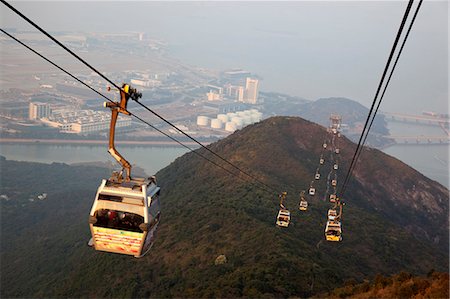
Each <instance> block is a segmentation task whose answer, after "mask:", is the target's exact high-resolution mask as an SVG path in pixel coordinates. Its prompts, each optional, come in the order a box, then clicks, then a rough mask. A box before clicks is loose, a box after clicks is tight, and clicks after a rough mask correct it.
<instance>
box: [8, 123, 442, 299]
mask: <svg viewBox="0 0 450 299" xmlns="http://www.w3.org/2000/svg"><path fill="white" fill-rule="evenodd" d="M325 135H326V131H325V130H324V129H323V128H322V127H320V126H319V125H315V124H313V123H310V122H308V121H305V120H302V119H299V118H281V117H277V118H270V119H268V120H265V121H263V122H261V123H258V124H255V125H253V126H250V127H247V128H245V129H244V130H241V131H237V132H236V133H234V134H233V135H231V136H230V137H228V138H226V139H223V140H221V141H219V142H217V143H214V144H212V145H211V148H212V149H213V150H214V151H216V152H218V153H220V154H221V155H222V156H224V157H225V158H227V159H229V160H230V161H232V162H233V163H235V164H236V165H238V166H239V167H241V168H242V169H246V170H248V171H249V172H250V173H251V174H252V175H253V176H256V177H258V179H259V180H261V181H263V182H264V183H265V184H268V185H270V186H271V187H273V188H274V189H275V190H277V191H278V190H279V191H280V192H281V191H284V190H286V191H288V200H287V206H288V208H289V209H291V211H292V224H291V225H290V227H288V228H287V229H279V228H277V227H275V216H276V213H277V207H278V202H277V194H276V193H275V192H273V193H271V192H266V191H264V190H263V189H261V188H260V187H258V186H257V185H255V184H251V183H249V182H248V181H247V180H246V179H245V177H244V176H242V175H241V176H240V177H241V178H242V180H241V179H239V175H238V174H237V171H236V170H235V169H233V168H231V167H229V166H228V165H226V164H223V166H224V167H227V168H229V169H230V171H233V172H235V173H236V175H235V176H231V175H229V174H227V173H226V172H224V171H223V170H222V169H220V168H217V167H214V166H212V165H211V164H209V163H208V162H207V161H205V160H203V159H201V158H199V157H198V156H197V155H195V154H194V153H188V154H186V155H184V156H182V157H180V158H178V159H176V160H175V161H174V162H173V163H172V164H171V165H169V166H168V167H166V168H165V169H163V170H161V171H160V172H159V173H158V174H157V177H158V180H159V183H160V185H161V188H162V194H161V198H162V205H163V206H162V223H161V229H160V231H159V238H158V240H157V242H156V244H155V246H154V247H153V248H152V251H151V252H150V253H149V254H148V255H147V256H146V257H144V258H142V259H134V258H132V257H129V256H120V255H114V254H108V253H101V252H95V251H94V250H92V249H91V248H89V247H87V246H86V242H87V240H88V239H89V229H88V225H87V218H88V213H89V209H90V205H91V204H92V200H93V197H94V195H95V192H96V188H97V186H98V184H99V183H100V179H101V178H105V177H107V176H108V171H107V170H106V169H104V168H100V167H94V166H76V167H75V166H67V165H64V164H55V163H54V164H51V165H45V164H36V163H21V162H13V161H4V160H2V161H0V163H1V164H0V167H1V169H2V181H1V188H0V194H2V195H7V196H8V198H9V200H8V201H6V200H1V229H2V232H1V233H2V234H1V241H2V242H1V273H2V275H1V285H2V288H1V297H2V298H4V297H240V296H246V297H258V298H260V297H290V296H300V297H307V296H313V295H317V294H323V292H329V291H332V290H333V289H335V288H336V287H338V286H342V285H343V283H344V282H345V281H348V280H350V279H353V280H355V281H356V282H361V281H363V280H364V279H367V278H371V277H375V276H376V275H377V274H382V275H392V274H394V273H398V272H400V271H402V270H404V271H408V272H410V273H414V274H418V275H423V274H425V273H427V272H428V271H429V270H430V269H436V270H438V271H448V269H447V265H448V218H447V215H448V211H449V210H448V190H447V189H445V188H444V187H442V186H441V185H439V184H438V183H436V182H433V181H431V180H429V179H427V178H425V177H423V176H422V175H421V174H419V173H417V172H416V171H414V170H413V169H411V168H410V167H408V166H406V165H404V164H403V163H401V162H400V161H398V160H396V159H394V158H391V157H389V156H387V155H384V154H383V153H381V152H379V151H376V150H370V151H367V152H365V153H364V154H363V155H362V159H363V162H362V163H363V165H364V167H359V168H357V170H356V172H355V177H356V179H354V180H352V181H351V183H350V185H349V187H348V194H347V196H346V198H345V202H346V206H345V210H344V218H343V230H344V235H343V238H344V240H343V242H341V243H333V244H332V243H328V242H325V241H324V236H323V230H324V226H325V220H326V211H327V209H328V207H329V204H328V203H327V202H325V201H323V200H322V198H323V190H324V182H323V181H322V183H321V184H319V194H318V195H317V196H316V197H315V198H314V199H311V200H310V208H309V210H308V211H307V212H300V211H299V210H298V209H297V205H298V192H299V191H300V190H301V189H306V188H307V187H308V185H309V182H310V180H311V179H312V176H313V173H314V171H315V169H316V167H317V162H318V157H319V154H320V148H321V144H322V141H323V139H324V137H325ZM339 142H340V147H341V149H342V152H341V165H340V168H341V169H347V167H348V162H349V161H350V158H351V155H352V151H353V150H354V144H352V143H351V142H350V141H348V140H347V139H345V138H341V140H340V141H339ZM200 152H201V153H202V154H203V155H207V156H208V157H209V158H211V159H214V157H212V156H210V155H209V154H208V153H207V152H206V151H204V150H200ZM218 163H219V162H218ZM326 167H328V168H329V167H331V163H329V162H327V164H326ZM5 174H7V175H5ZM341 176H342V172H341V173H340V176H339V179H338V182H339V180H341V179H343V178H342V177H341ZM412 185H414V187H412ZM43 192H45V193H48V197H47V198H46V199H44V200H34V201H29V199H30V198H31V197H33V198H35V197H36V196H37V195H38V194H40V193H43ZM220 255H225V256H226V263H215V261H216V259H217V257H218V256H220Z"/></svg>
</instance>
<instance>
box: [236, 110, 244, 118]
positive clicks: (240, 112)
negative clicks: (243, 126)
mask: <svg viewBox="0 0 450 299" xmlns="http://www.w3.org/2000/svg"><path fill="white" fill-rule="evenodd" d="M236 115H237V116H239V117H242V116H245V115H246V113H245V112H244V111H238V112H236Z"/></svg>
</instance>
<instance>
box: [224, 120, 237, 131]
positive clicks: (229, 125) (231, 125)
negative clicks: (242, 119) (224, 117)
mask: <svg viewBox="0 0 450 299" xmlns="http://www.w3.org/2000/svg"><path fill="white" fill-rule="evenodd" d="M236 129H237V128H236V124H235V123H234V122H231V121H229V122H227V123H226V124H225V131H227V132H234V131H236Z"/></svg>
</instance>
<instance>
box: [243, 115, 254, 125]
mask: <svg viewBox="0 0 450 299" xmlns="http://www.w3.org/2000/svg"><path fill="white" fill-rule="evenodd" d="M242 121H243V123H244V126H246V125H249V124H251V123H252V117H251V116H249V115H245V116H244V117H243V118H242Z"/></svg>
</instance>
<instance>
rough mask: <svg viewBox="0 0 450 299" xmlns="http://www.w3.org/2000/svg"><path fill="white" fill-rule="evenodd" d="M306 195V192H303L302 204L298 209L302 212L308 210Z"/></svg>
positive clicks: (301, 195) (301, 194)
mask: <svg viewBox="0 0 450 299" xmlns="http://www.w3.org/2000/svg"><path fill="white" fill-rule="evenodd" d="M304 195H305V191H302V192H301V193H300V204H299V206H298V209H299V210H300V211H306V210H308V202H307V201H306V199H305V196H304Z"/></svg>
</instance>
